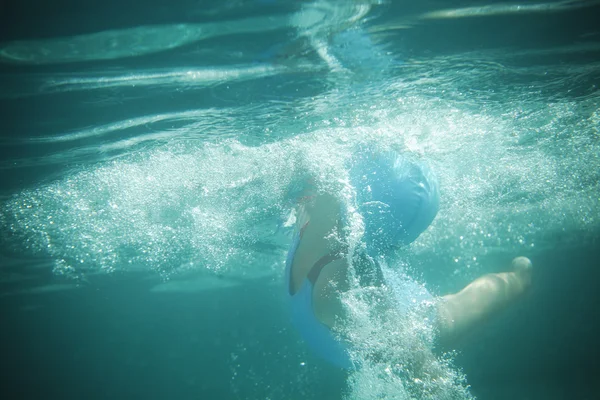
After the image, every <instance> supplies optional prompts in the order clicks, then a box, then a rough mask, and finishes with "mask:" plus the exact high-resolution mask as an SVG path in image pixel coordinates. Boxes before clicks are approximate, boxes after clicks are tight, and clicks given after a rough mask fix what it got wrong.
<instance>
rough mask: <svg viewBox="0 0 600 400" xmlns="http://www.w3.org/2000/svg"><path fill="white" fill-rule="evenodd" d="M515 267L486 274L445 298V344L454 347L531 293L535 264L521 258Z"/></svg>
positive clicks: (442, 307)
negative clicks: (472, 330) (474, 329)
mask: <svg viewBox="0 0 600 400" xmlns="http://www.w3.org/2000/svg"><path fill="white" fill-rule="evenodd" d="M512 266H513V271H512V272H503V273H498V274H488V275H484V276H482V277H481V278H478V279H476V280H475V281H473V282H471V283H470V284H469V285H467V287H465V288H464V289H463V290H461V291H460V292H458V293H455V294H450V295H447V296H444V297H443V298H442V301H441V303H440V304H439V306H438V313H439V316H440V318H439V330H440V339H441V342H442V343H444V344H451V343H452V342H454V341H456V340H457V339H460V338H461V337H462V336H464V335H465V334H466V333H467V332H469V331H470V330H471V329H472V328H473V327H474V326H476V325H477V324H479V323H481V322H483V321H485V320H486V319H487V318H489V317H490V316H492V315H493V314H496V313H497V312H499V311H501V310H503V309H504V308H505V307H506V306H507V305H509V304H510V303H512V301H514V300H515V299H517V298H518V297H520V296H521V295H522V294H523V293H524V292H525V291H526V290H527V288H528V287H529V285H530V284H531V272H532V266H531V261H530V260H529V259H527V258H525V257H517V258H515V259H514V260H513V262H512Z"/></svg>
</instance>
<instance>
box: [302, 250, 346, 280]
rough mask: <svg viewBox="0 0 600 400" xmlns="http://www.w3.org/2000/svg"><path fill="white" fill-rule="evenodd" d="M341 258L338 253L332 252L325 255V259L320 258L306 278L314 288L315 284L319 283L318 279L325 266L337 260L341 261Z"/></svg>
mask: <svg viewBox="0 0 600 400" xmlns="http://www.w3.org/2000/svg"><path fill="white" fill-rule="evenodd" d="M340 258H341V257H340V255H339V253H337V252H333V251H332V252H331V253H329V254H325V255H324V256H323V257H321V258H319V259H318V260H317V262H316V263H314V265H313V266H312V268H311V269H310V271H308V275H306V278H307V279H308V280H309V281H310V283H312V284H313V286H314V285H315V283H316V282H317V278H319V274H320V273H321V271H322V270H323V268H325V266H327V264H330V263H332V262H334V261H336V260H339V259H340Z"/></svg>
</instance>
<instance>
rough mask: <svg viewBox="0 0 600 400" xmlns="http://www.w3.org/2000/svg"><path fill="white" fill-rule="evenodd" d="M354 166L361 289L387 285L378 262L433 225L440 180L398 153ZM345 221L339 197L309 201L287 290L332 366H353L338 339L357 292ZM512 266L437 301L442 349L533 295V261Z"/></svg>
mask: <svg viewBox="0 0 600 400" xmlns="http://www.w3.org/2000/svg"><path fill="white" fill-rule="evenodd" d="M351 164H352V165H351V168H350V176H351V184H352V185H353V187H354V190H355V192H356V204H355V206H356V210H357V212H358V213H359V214H360V215H361V216H362V219H363V221H364V234H363V240H364V242H365V245H366V246H365V250H364V251H362V252H361V254H358V255H357V257H354V260H356V261H353V263H352V264H353V267H354V271H355V272H356V275H358V280H359V281H360V282H361V284H365V285H375V286H377V285H379V286H381V285H385V281H384V278H383V274H382V273H381V269H380V267H379V266H378V261H376V260H378V259H380V257H386V256H388V255H389V254H392V253H397V252H398V251H399V249H401V248H402V246H405V245H407V244H409V243H411V242H413V241H414V240H415V239H416V238H417V237H418V236H419V235H420V234H421V233H422V232H423V231H424V230H425V229H426V228H427V227H428V226H429V225H430V224H431V222H432V221H433V219H434V217H435V215H436V214H437V211H438V205H439V195H438V188H437V181H436V179H435V177H434V175H433V174H432V172H431V171H430V170H429V169H428V168H427V167H426V166H425V165H422V164H420V163H416V162H412V161H409V160H408V159H406V158H405V157H403V156H400V155H398V154H396V153H391V152H388V153H377V152H372V151H366V152H364V153H363V154H362V155H360V156H358V157H355V158H354V159H353V160H352V163H351ZM345 219H346V218H345V212H344V211H343V210H342V207H341V204H340V202H339V200H338V199H337V198H336V197H335V196H334V195H332V194H318V195H313V196H305V197H304V201H303V204H301V205H299V207H298V210H297V219H296V233H295V237H294V240H293V242H292V245H291V247H290V250H289V252H288V256H287V261H286V286H287V287H286V289H287V295H288V297H289V300H290V305H291V312H292V319H293V320H294V324H295V325H296V327H297V329H298V330H299V332H300V334H301V335H302V336H303V338H304V340H305V341H306V342H307V343H308V344H309V346H310V347H311V348H312V349H313V350H314V351H315V352H316V353H318V354H319V355H320V356H321V357H322V358H324V359H326V360H328V361H329V362H331V363H332V364H334V365H337V366H340V367H343V368H352V367H353V365H352V363H351V361H350V358H349V355H348V352H347V347H346V345H345V344H343V343H341V342H340V341H339V340H336V338H335V337H334V335H333V334H332V329H335V328H336V325H337V324H339V323H343V322H344V307H343V304H342V302H341V298H340V293H343V292H345V291H347V290H349V289H350V288H351V282H350V276H349V265H348V257H347V255H348V252H349V250H348V248H347V245H345V244H344V243H345V242H346V241H345V240H344V224H345V223H346V222H345ZM340 238H342V240H340ZM511 268H512V270H511V271H509V272H501V273H494V274H488V275H484V276H482V277H480V278H478V279H476V280H475V281H473V282H471V283H470V284H469V285H467V286H466V287H465V288H464V289H463V290H461V291H459V292H458V293H454V294H449V295H446V296H443V297H442V298H441V299H438V300H439V301H436V302H434V303H433V304H436V309H435V313H436V317H435V318H434V320H435V324H436V328H437V332H438V334H439V338H438V340H439V342H440V343H441V344H443V345H451V344H452V343H455V341H456V340H458V339H460V338H461V337H463V336H464V335H465V334H466V333H467V332H469V331H470V330H472V328H473V327H474V326H476V325H477V324H480V323H481V322H482V321H484V320H486V319H487V318H489V317H491V316H493V315H494V314H496V313H497V312H498V311H500V310H502V309H504V308H505V307H506V306H508V305H509V304H510V303H512V302H513V301H514V300H515V299H517V298H519V297H520V295H522V294H523V293H524V292H525V291H526V290H527V288H528V287H529V286H530V284H531V275H532V264H531V261H530V260H529V259H528V258H526V257H516V258H515V259H514V260H513V261H512V266H511ZM431 299H433V297H431Z"/></svg>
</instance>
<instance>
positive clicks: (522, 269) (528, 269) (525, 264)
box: [512, 257, 533, 291]
mask: <svg viewBox="0 0 600 400" xmlns="http://www.w3.org/2000/svg"><path fill="white" fill-rule="evenodd" d="M512 269H513V273H514V274H515V278H517V279H518V282H519V284H520V286H521V289H522V291H525V290H527V288H529V286H531V276H532V274H533V264H532V263H531V260H530V259H529V258H527V257H517V258H515V259H513V260H512Z"/></svg>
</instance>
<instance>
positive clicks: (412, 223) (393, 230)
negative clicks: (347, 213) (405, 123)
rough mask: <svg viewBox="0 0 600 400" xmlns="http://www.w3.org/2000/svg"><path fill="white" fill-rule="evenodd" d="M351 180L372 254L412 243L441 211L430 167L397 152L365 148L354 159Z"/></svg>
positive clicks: (436, 185)
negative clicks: (439, 210)
mask: <svg viewBox="0 0 600 400" xmlns="http://www.w3.org/2000/svg"><path fill="white" fill-rule="evenodd" d="M350 180H351V183H352V185H353V186H354V188H355V190H356V201H357V204H356V205H357V208H358V211H359V213H360V214H361V215H362V217H363V220H364V224H365V235H364V239H365V242H366V245H367V252H368V253H370V254H377V253H380V252H382V251H386V250H389V249H390V248H394V247H398V246H401V245H406V244H409V243H411V242H413V241H414V240H415V239H416V238H417V237H419V235H420V234H421V233H422V232H423V231H424V230H425V229H427V227H428V226H429V224H431V222H432V221H433V219H434V218H435V216H436V214H437V212H438V208H439V193H438V184H437V180H436V179H435V176H434V175H433V173H432V172H431V170H430V169H429V168H427V166H425V165H424V164H421V163H416V162H413V161H410V160H408V159H407V158H406V157H403V156H401V155H399V154H398V153H396V152H391V151H390V152H374V151H371V150H367V151H362V152H361V153H360V154H358V155H357V156H355V157H354V158H353V160H352V165H351V167H350Z"/></svg>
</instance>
